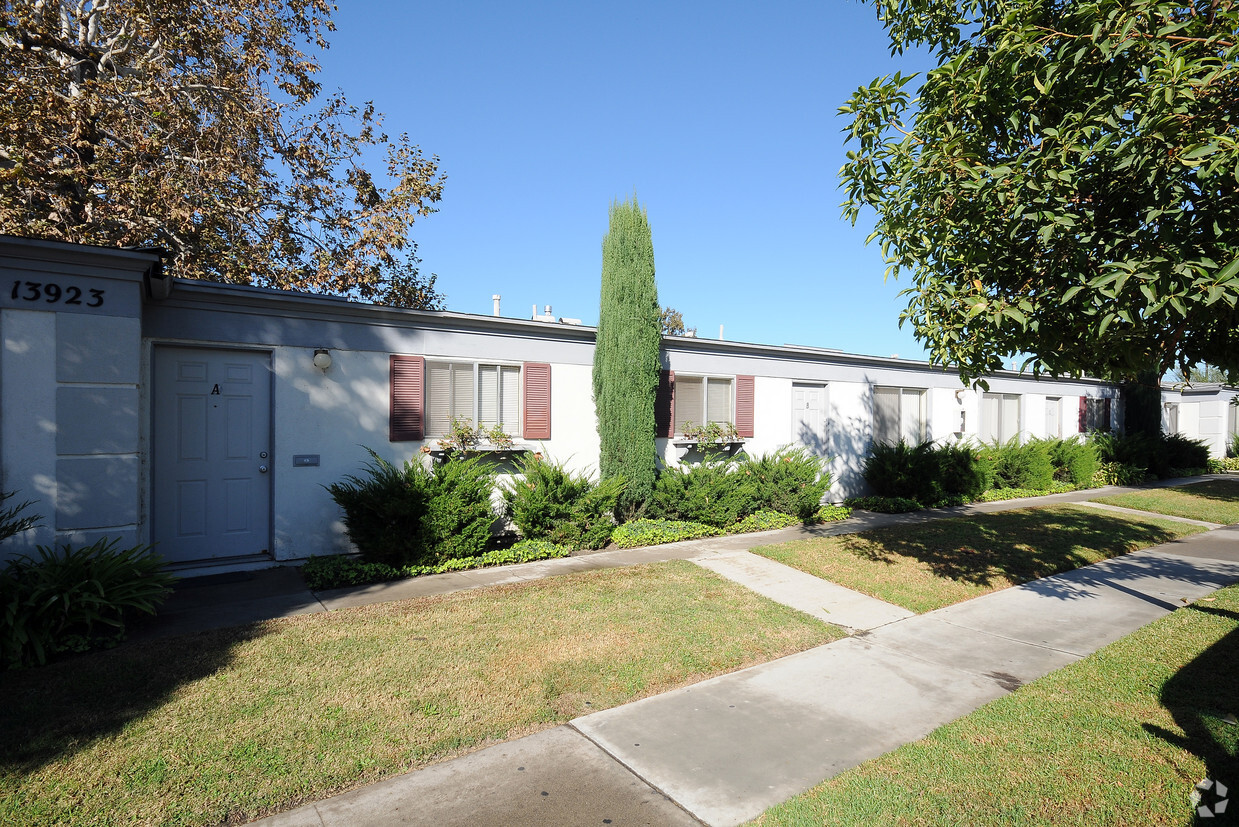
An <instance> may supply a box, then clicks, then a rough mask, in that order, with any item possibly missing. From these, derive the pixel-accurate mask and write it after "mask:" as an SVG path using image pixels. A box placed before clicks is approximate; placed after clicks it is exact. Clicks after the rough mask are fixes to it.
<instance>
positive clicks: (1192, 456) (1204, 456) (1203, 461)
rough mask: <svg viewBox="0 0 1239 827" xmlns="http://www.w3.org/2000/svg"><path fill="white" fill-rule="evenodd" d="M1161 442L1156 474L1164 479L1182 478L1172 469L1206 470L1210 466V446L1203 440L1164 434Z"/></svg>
mask: <svg viewBox="0 0 1239 827" xmlns="http://www.w3.org/2000/svg"><path fill="white" fill-rule="evenodd" d="M1160 442H1161V451H1160V456H1159V462H1158V468H1157V469H1156V471H1155V473H1157V475H1158V476H1160V477H1162V478H1163V479H1164V478H1166V477H1173V476H1181V475H1179V474H1174V473H1171V472H1172V469H1177V468H1204V467H1206V466H1207V465H1208V464H1209V446H1208V445H1206V444H1205V443H1204V442H1203V441H1201V440H1198V439H1188V438H1187V437H1185V436H1182V435H1181V434H1170V435H1168V436H1167V435H1165V434H1163V435H1162V437H1161V440H1160ZM1150 470H1154V469H1150Z"/></svg>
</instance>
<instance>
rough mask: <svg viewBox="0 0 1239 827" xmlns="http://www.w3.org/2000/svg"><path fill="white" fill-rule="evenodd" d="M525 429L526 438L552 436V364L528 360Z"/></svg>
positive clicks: (548, 437) (526, 367)
mask: <svg viewBox="0 0 1239 827" xmlns="http://www.w3.org/2000/svg"><path fill="white" fill-rule="evenodd" d="M521 373H523V374H524V376H525V394H524V397H525V401H524V415H523V417H522V419H523V420H524V423H525V427H524V430H523V432H522V433H523V434H524V438H525V439H550V438H551V366H550V365H548V364H545V363H542V362H526V363H525V368H524V370H523V371H521Z"/></svg>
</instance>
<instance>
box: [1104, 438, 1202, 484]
mask: <svg viewBox="0 0 1239 827" xmlns="http://www.w3.org/2000/svg"><path fill="white" fill-rule="evenodd" d="M1093 443H1094V444H1095V445H1096V446H1097V454H1098V457H1099V458H1100V459H1101V461H1102V462H1106V463H1118V464H1119V465H1129V466H1133V467H1135V468H1142V469H1144V470H1145V471H1147V472H1148V473H1149V474H1151V475H1152V476H1155V477H1157V478H1159V479H1166V478H1168V477H1170V476H1172V475H1171V473H1170V469H1172V468H1204V467H1206V466H1207V465H1208V463H1209V447H1208V446H1207V445H1205V443H1204V442H1201V441H1199V440H1194V439H1188V438H1187V437H1185V436H1181V435H1179V434H1171V435H1169V436H1167V435H1165V434H1158V435H1157V436H1148V435H1147V434H1142V433H1133V434H1098V435H1096V436H1094V437H1093ZM1125 484H1131V483H1125Z"/></svg>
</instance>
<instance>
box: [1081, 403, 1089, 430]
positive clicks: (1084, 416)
mask: <svg viewBox="0 0 1239 827" xmlns="http://www.w3.org/2000/svg"><path fill="white" fill-rule="evenodd" d="M1087 432H1088V397H1087V396H1081V397H1080V433H1082V434H1083V433H1087Z"/></svg>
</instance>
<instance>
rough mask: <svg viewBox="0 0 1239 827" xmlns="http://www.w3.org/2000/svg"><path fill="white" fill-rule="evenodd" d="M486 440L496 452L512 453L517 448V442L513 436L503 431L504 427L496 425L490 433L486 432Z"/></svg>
mask: <svg viewBox="0 0 1239 827" xmlns="http://www.w3.org/2000/svg"><path fill="white" fill-rule="evenodd" d="M485 436H486V440H487V442H489V443H490V444H491V447H493V448H494V449H495V450H496V451H511V450H512V448H513V446H515V444H516V441H515V440H514V439H513V438H512V435H511V434H509V433H507V432H506V431H504V430H503V425H502V424H500V423H495V426H494V427H493V428H491V429H490V430H489V431H486V434H485Z"/></svg>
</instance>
